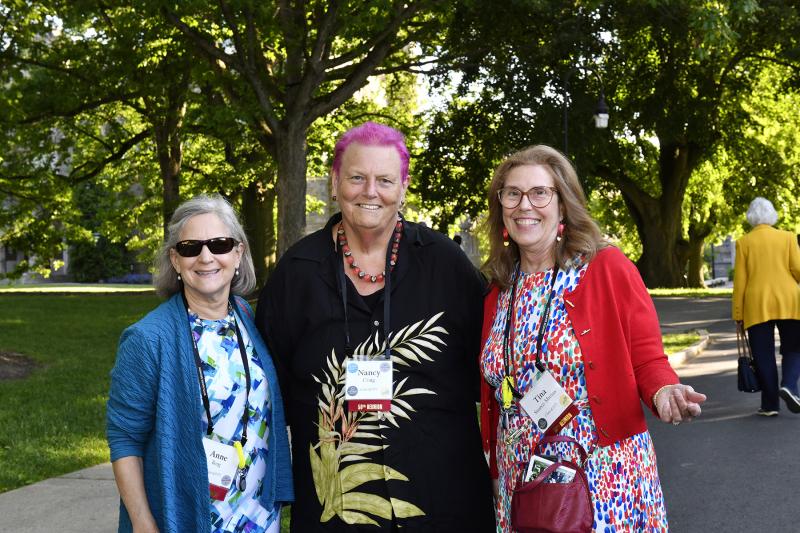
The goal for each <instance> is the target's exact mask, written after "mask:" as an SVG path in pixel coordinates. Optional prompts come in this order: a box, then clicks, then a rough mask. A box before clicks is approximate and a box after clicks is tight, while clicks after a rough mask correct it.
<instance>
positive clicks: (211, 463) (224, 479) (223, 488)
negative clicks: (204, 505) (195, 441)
mask: <svg viewBox="0 0 800 533" xmlns="http://www.w3.org/2000/svg"><path fill="white" fill-rule="evenodd" d="M203 449H204V450H205V452H206V464H207V465H208V489H209V491H210V492H211V497H212V498H213V499H215V500H219V501H222V500H224V499H225V496H226V495H227V494H228V489H229V488H230V486H231V483H232V482H233V476H234V475H236V469H237V467H238V464H239V459H238V455H237V453H236V448H234V447H233V446H231V445H230V444H223V443H221V442H216V441H213V440H211V439H207V438H204V439H203Z"/></svg>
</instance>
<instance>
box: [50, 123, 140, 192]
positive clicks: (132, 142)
mask: <svg viewBox="0 0 800 533" xmlns="http://www.w3.org/2000/svg"><path fill="white" fill-rule="evenodd" d="M151 134H152V130H151V129H150V128H147V129H144V130H142V131H141V132H139V133H137V134H136V135H134V136H133V137H131V138H130V139H128V140H127V141H125V142H123V143H122V144H120V147H119V149H117V151H116V152H113V153H111V154H110V155H109V156H108V157H106V158H105V159H102V160H101V161H98V162H97V163H95V164H94V168H93V169H92V170H90V171H88V172H87V173H86V174H83V175H80V176H76V173H77V172H78V171H79V170H80V169H82V168H85V167H87V166H88V165H90V164H91V163H92V162H87V163H85V164H83V165H80V166H78V167H75V169H74V170H73V171H72V172H70V174H69V176H65V177H66V179H68V180H69V181H70V183H71V184H73V185H74V184H77V183H81V182H83V181H87V180H90V179H92V178H94V177H95V176H97V175H98V174H100V172H102V171H103V169H105V167H106V166H107V165H108V164H109V163H111V162H113V161H119V160H120V159H122V158H123V156H124V155H125V154H126V153H128V151H129V150H130V149H131V148H133V147H134V146H136V145H137V144H139V143H140V142H142V141H143V140H145V139H146V138H148V137H149V136H150V135H151Z"/></svg>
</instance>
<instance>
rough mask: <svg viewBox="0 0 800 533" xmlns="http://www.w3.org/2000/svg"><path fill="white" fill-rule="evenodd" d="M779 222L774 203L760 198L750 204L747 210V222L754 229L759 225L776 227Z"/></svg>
mask: <svg viewBox="0 0 800 533" xmlns="http://www.w3.org/2000/svg"><path fill="white" fill-rule="evenodd" d="M777 221H778V212H777V211H775V207H774V206H773V205H772V202H770V201H769V200H767V199H766V198H762V197H760V196H759V197H757V198H756V199H755V200H753V201H752V202H750V207H748V208H747V222H748V223H749V224H750V225H751V226H752V227H756V226H758V225H759V224H769V225H770V226H774V225H775V223H776V222H777Z"/></svg>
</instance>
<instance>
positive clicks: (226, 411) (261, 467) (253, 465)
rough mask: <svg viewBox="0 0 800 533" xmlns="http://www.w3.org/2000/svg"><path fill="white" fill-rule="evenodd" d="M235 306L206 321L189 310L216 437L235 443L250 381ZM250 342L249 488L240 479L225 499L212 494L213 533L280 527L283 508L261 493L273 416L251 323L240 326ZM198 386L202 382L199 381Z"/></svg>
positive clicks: (255, 531) (253, 532)
mask: <svg viewBox="0 0 800 533" xmlns="http://www.w3.org/2000/svg"><path fill="white" fill-rule="evenodd" d="M233 320H234V316H233V311H229V312H228V316H227V317H226V318H224V319H222V320H205V319H201V318H199V317H198V316H197V315H196V314H194V313H191V312H190V313H189V323H190V325H191V328H192V334H193V336H194V339H195V342H196V343H197V350H198V352H199V354H200V360H201V362H202V365H203V375H204V376H205V381H206V388H207V389H208V398H209V402H210V407H211V418H212V420H213V422H214V433H213V438H214V440H217V441H220V442H224V443H226V444H233V442H234V441H238V440H239V439H240V438H241V435H242V420H241V418H242V413H243V412H244V411H243V409H244V406H245V402H244V394H243V392H244V391H245V390H246V380H245V372H244V366H243V365H242V357H241V355H240V354H239V343H238V341H237V338H236V328H235V327H234V322H233ZM239 331H240V332H241V334H242V340H243V341H244V344H245V346H246V350H245V351H246V353H247V358H248V361H249V367H250V382H251V383H250V397H249V399H248V402H247V405H248V408H249V409H250V419H249V421H248V424H247V443H246V444H245V446H244V452H245V457H246V462H247V464H248V465H249V466H250V468H249V470H248V472H247V477H246V487H245V490H244V492H240V491H239V490H238V489H237V488H236V486H235V480H234V481H233V482H232V483H231V488H230V490H229V491H228V494H227V496H226V498H225V500H224V501H217V500H213V499H210V505H211V529H210V531H211V532H212V533H264V532H268V533H273V532H274V533H277V532H278V529H279V528H280V520H279V515H280V509H264V507H262V506H261V504H260V503H259V496H260V495H261V492H262V491H263V490H264V488H265V487H264V486H263V481H264V472H265V471H266V461H267V435H268V431H269V428H268V427H267V421H268V420H269V418H270V395H269V390H268V385H267V381H266V379H265V377H264V371H263V369H262V368H261V364H260V361H259V358H258V357H254V354H253V344H252V343H251V342H250V338H249V337H248V335H247V331H246V328H244V327H243V326H242V325H240V326H239ZM198 389H199V385H198ZM202 422H203V436H204V437H205V434H206V430H207V428H208V421H207V420H206V414H205V411H204V412H203V417H202Z"/></svg>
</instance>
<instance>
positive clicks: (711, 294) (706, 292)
mask: <svg viewBox="0 0 800 533" xmlns="http://www.w3.org/2000/svg"><path fill="white" fill-rule="evenodd" d="M647 292H649V293H650V296H653V297H661V296H683V297H686V298H730V297H731V296H732V295H733V289H717V288H709V289H647Z"/></svg>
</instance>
